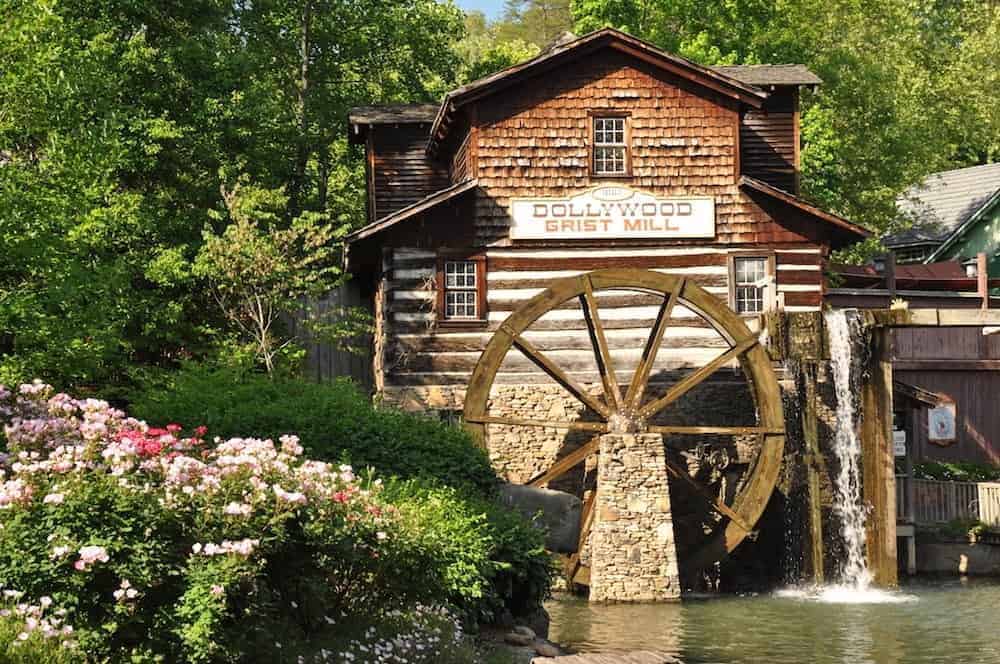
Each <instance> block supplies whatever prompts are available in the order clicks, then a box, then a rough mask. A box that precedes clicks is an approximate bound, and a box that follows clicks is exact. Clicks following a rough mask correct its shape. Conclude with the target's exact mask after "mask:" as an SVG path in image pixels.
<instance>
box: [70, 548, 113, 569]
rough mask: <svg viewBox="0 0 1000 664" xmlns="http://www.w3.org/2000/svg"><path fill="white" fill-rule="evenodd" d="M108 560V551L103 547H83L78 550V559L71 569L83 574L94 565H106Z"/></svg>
mask: <svg viewBox="0 0 1000 664" xmlns="http://www.w3.org/2000/svg"><path fill="white" fill-rule="evenodd" d="M109 559H110V558H109V557H108V551H107V549H105V548H104V547H103V546H96V545H91V546H84V547H81V548H80V559H79V560H77V561H76V562H75V563H73V567H74V568H76V569H77V570H79V571H81V572H83V571H86V570H87V569H88V568H89V567H90V566H91V565H93V564H94V563H96V562H102V563H106V562H108V560H109Z"/></svg>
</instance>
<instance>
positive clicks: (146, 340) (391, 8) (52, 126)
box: [0, 0, 462, 387]
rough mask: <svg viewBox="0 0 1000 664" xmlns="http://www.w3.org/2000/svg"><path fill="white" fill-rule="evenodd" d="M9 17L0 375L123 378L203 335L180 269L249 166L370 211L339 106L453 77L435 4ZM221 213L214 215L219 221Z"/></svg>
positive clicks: (291, 203) (2, 113) (307, 196)
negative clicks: (225, 187)
mask: <svg viewBox="0 0 1000 664" xmlns="http://www.w3.org/2000/svg"><path fill="white" fill-rule="evenodd" d="M2 14H3V20H4V27H3V30H0V258H2V260H0V382H14V381H15V380H17V379H22V378H31V377H33V376H44V377H46V378H47V379H48V380H50V381H52V382H55V383H57V384H58V385H59V386H60V387H71V386H73V385H121V384H123V383H127V382H128V381H129V380H130V379H131V374H132V373H134V372H136V371H142V370H143V368H144V367H153V366H172V365H173V364H174V363H175V362H176V361H177V360H178V359H183V358H185V357H191V356H200V355H203V354H205V353H208V352H210V351H211V349H212V343H213V342H214V340H215V338H216V330H217V329H218V328H219V326H220V324H221V323H222V322H223V321H221V320H220V318H219V316H218V314H217V313H216V310H215V308H214V307H211V306H206V305H207V304H209V303H208V302H207V301H206V299H205V298H206V296H205V295H204V294H203V291H204V289H203V288H201V284H200V280H199V278H198V277H197V275H195V274H193V273H192V271H191V269H190V267H191V263H192V260H193V259H194V257H195V256H196V255H197V253H198V251H199V248H200V246H201V243H202V236H201V231H202V229H203V228H205V226H206V224H210V225H212V226H213V228H215V230H216V231H217V232H218V233H222V232H224V231H223V225H224V222H225V215H224V212H225V203H224V201H223V200H222V198H221V197H220V195H219V191H220V185H221V184H222V183H225V182H233V181H235V180H236V179H237V178H238V177H240V176H242V175H244V174H245V175H246V176H247V177H248V178H249V179H250V181H252V182H254V183H257V184H258V185H259V186H260V187H262V188H265V189H271V190H283V191H285V192H286V194H287V201H286V203H285V209H284V210H283V211H282V212H281V216H282V218H283V221H284V223H285V224H286V227H287V225H289V224H290V223H291V222H292V221H293V220H295V219H297V218H299V217H301V216H302V215H303V214H304V213H306V212H309V213H314V214H320V215H323V216H324V218H325V219H327V220H328V223H331V224H334V225H335V226H336V227H338V228H339V227H341V226H344V225H356V224H359V223H362V221H363V219H364V212H363V211H364V205H363V201H364V185H363V183H364V179H363V160H362V159H360V155H359V154H358V153H357V151H356V150H354V149H351V148H349V147H348V146H347V144H346V141H345V140H344V138H343V133H344V131H343V127H344V122H345V118H346V112H347V109H348V108H349V107H351V106H353V105H357V104H368V103H377V102H392V101H410V100H430V99H434V98H437V96H438V95H439V94H440V92H441V91H442V90H444V89H446V88H448V87H450V86H451V85H452V84H453V79H454V76H455V68H456V63H457V57H456V56H455V54H454V51H453V50H452V49H451V45H452V44H453V42H454V41H455V40H456V39H457V38H458V37H459V36H460V35H461V34H462V24H461V14H460V12H459V11H458V10H457V9H456V8H455V7H454V6H453V5H452V4H450V3H437V2H434V1H433V0H380V1H379V2H371V1H370V0H261V1H258V0H254V1H253V2H250V1H249V0H237V2H235V3H234V2H226V1H223V0H191V1H190V2H185V3H166V4H164V3H162V2H156V1H154V0H127V1H126V0H95V1H88V2H83V1H82V0H64V1H61V2H55V1H54V0H7V2H5V3H4V5H3V11H2ZM212 213H216V214H215V215H214V216H213V214H212Z"/></svg>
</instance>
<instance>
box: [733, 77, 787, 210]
mask: <svg viewBox="0 0 1000 664" xmlns="http://www.w3.org/2000/svg"><path fill="white" fill-rule="evenodd" d="M797 104H798V93H797V92H796V91H794V90H779V91H775V92H774V93H773V95H772V97H771V98H770V99H768V100H767V103H766V104H765V105H764V107H763V108H761V109H746V110H745V111H743V113H742V114H741V118H740V170H741V172H742V173H744V174H745V175H749V176H750V177H753V178H757V179H758V180H761V181H763V182H766V183H768V184H770V185H773V186H775V187H778V188H779V189H784V190H785V191H788V192H791V193H793V194H794V193H798V173H797V171H798V149H797V144H798V140H799V133H798V121H799V118H798V113H797Z"/></svg>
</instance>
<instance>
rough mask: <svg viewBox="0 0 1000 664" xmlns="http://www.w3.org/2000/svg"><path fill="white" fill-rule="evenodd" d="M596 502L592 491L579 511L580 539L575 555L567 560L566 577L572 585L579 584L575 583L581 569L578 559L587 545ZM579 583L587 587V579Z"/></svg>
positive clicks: (595, 494) (594, 492)
mask: <svg viewBox="0 0 1000 664" xmlns="http://www.w3.org/2000/svg"><path fill="white" fill-rule="evenodd" d="M596 502H597V492H596V491H592V492H591V493H590V495H589V496H587V498H586V500H584V501H583V507H582V509H581V510H580V538H579V539H578V540H577V545H576V553H574V554H573V555H571V556H570V558H569V563H570V564H569V570H568V572H569V574H568V577H569V579H570V581H572V582H574V583H580V581H577V573H578V572H579V571H580V568H581V567H583V565H582V564H581V563H580V557H581V556H582V555H583V547H584V546H586V545H587V539H588V538H589V537H590V529H591V527H592V526H593V525H594V504H595V503H596ZM581 581H583V583H582V585H589V579H588V580H581Z"/></svg>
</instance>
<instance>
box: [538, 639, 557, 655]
mask: <svg viewBox="0 0 1000 664" xmlns="http://www.w3.org/2000/svg"><path fill="white" fill-rule="evenodd" d="M535 654H537V655H538V656H539V657H559V656H561V655H562V654H563V651H562V649H560V648H559V647H558V646H556V645H555V644H554V643H552V642H551V641H545V640H544V639H539V640H538V641H535Z"/></svg>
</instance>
